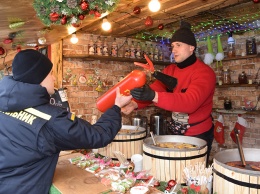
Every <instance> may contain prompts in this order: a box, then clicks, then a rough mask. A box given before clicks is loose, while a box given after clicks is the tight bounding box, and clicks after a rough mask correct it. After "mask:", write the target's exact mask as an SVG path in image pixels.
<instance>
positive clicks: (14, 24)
mask: <svg viewBox="0 0 260 194" xmlns="http://www.w3.org/2000/svg"><path fill="white" fill-rule="evenodd" d="M8 21H9V28H10V29H12V30H14V29H16V28H20V27H22V26H23V25H24V24H25V21H23V20H22V19H20V18H8Z"/></svg>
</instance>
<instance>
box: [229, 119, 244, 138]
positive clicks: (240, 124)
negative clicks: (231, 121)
mask: <svg viewBox="0 0 260 194" xmlns="http://www.w3.org/2000/svg"><path fill="white" fill-rule="evenodd" d="M246 127H248V123H247V121H246V120H245V119H244V118H243V117H241V115H238V117H237V122H236V123H235V126H234V128H236V129H237V130H238V132H239V135H238V136H239V140H240V142H241V143H242V141H243V137H244V133H245V129H246ZM235 136H236V135H235V131H234V129H233V130H232V131H231V133H230V137H231V138H232V140H233V141H234V142H235V143H237V141H236V137H235Z"/></svg>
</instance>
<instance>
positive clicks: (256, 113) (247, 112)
mask: <svg viewBox="0 0 260 194" xmlns="http://www.w3.org/2000/svg"><path fill="white" fill-rule="evenodd" d="M217 110H220V111H221V110H225V109H221V108H213V109H212V111H213V112H217V113H221V114H246V115H260V110H254V111H245V110H243V109H231V110H228V111H227V112H218V111H217ZM239 111H241V112H245V113H239Z"/></svg>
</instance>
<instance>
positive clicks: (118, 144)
mask: <svg viewBox="0 0 260 194" xmlns="http://www.w3.org/2000/svg"><path fill="white" fill-rule="evenodd" d="M136 129H137V126H132V125H123V126H122V128H121V130H120V131H119V133H118V134H117V135H116V137H115V138H114V140H113V141H112V142H111V143H110V144H108V145H107V146H106V147H103V148H99V149H98V153H99V154H101V155H104V156H108V157H110V158H112V159H113V160H116V159H117V158H115V155H114V154H113V152H114V151H120V152H122V153H123V154H124V155H125V157H126V158H127V159H128V160H131V156H132V155H134V154H142V153H143V149H142V146H143V140H144V139H145V138H146V129H145V128H143V127H139V128H138V130H136Z"/></svg>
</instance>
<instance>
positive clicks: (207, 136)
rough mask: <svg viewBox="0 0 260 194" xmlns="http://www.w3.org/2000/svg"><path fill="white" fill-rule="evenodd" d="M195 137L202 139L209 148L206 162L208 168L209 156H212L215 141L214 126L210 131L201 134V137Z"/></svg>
mask: <svg viewBox="0 0 260 194" xmlns="http://www.w3.org/2000/svg"><path fill="white" fill-rule="evenodd" d="M193 137H197V138H200V139H203V140H205V141H206V142H207V146H208V151H207V161H206V166H208V164H209V155H210V151H211V148H212V142H213V140H214V124H212V127H211V128H210V130H208V131H206V132H205V133H202V134H199V135H195V136H193Z"/></svg>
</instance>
